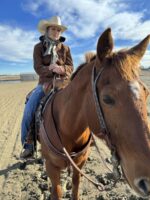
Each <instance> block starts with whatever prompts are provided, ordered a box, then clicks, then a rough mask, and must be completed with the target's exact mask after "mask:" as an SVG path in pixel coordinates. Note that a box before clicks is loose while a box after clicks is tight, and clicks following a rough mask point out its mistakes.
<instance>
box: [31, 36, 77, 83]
mask: <svg viewBox="0 0 150 200" xmlns="http://www.w3.org/2000/svg"><path fill="white" fill-rule="evenodd" d="M41 38H42V37H41ZM61 41H64V38H63V37H61V38H60V43H59V44H58V45H57V47H56V51H57V54H58V61H57V62H56V64H58V65H61V66H64V67H65V71H66V73H65V75H64V76H61V78H62V79H69V78H70V76H71V74H72V71H73V61H72V57H71V53H70V48H69V47H68V46H66V45H64V44H63V43H62V42H61ZM45 50H46V49H45V47H44V45H43V41H42V39H41V42H39V43H38V44H36V45H35V46H34V52H33V60H34V69H35V71H36V73H37V74H38V75H39V83H40V84H43V83H45V82H48V83H52V79H53V76H54V74H53V72H52V71H50V70H49V69H48V66H49V65H50V62H51V55H46V56H43V54H44V52H45Z"/></svg>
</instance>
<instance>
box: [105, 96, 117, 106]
mask: <svg viewBox="0 0 150 200" xmlns="http://www.w3.org/2000/svg"><path fill="white" fill-rule="evenodd" d="M103 101H104V103H106V104H110V105H114V104H115V100H114V99H113V98H112V97H110V96H108V95H104V96H103Z"/></svg>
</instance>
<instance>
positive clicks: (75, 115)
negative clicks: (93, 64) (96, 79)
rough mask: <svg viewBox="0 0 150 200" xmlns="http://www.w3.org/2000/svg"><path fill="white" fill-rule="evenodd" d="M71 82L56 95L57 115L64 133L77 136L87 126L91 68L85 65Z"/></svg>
mask: <svg viewBox="0 0 150 200" xmlns="http://www.w3.org/2000/svg"><path fill="white" fill-rule="evenodd" d="M85 67H86V69H82V70H81V71H79V72H78V74H77V75H76V77H75V78H74V79H73V80H72V81H71V83H70V84H69V85H68V86H67V87H66V88H65V89H64V90H63V91H62V92H60V94H58V95H56V98H55V101H54V107H55V110H56V112H55V115H56V119H58V123H59V127H60V129H61V131H62V132H63V133H64V134H68V135H69V134H70V132H71V133H72V134H75V135H76V136H77V137H78V136H80V134H81V133H82V132H83V131H84V130H85V129H86V128H87V119H86V110H87V109H88V108H87V95H88V92H89V90H90V87H91V70H92V69H91V68H89V67H87V66H85Z"/></svg>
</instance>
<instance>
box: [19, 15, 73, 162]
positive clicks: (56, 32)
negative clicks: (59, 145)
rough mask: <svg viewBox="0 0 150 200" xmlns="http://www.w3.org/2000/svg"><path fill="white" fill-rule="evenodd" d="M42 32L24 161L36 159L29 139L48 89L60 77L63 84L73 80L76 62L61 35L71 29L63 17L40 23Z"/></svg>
mask: <svg viewBox="0 0 150 200" xmlns="http://www.w3.org/2000/svg"><path fill="white" fill-rule="evenodd" d="M38 30H39V32H40V33H42V36H41V37H40V38H39V39H40V42H39V43H38V44H36V45H35V46H34V52H33V60H34V69H35V71H36V73H37V74H38V75H39V82H38V85H37V86H36V88H35V89H34V90H33V91H32V93H31V95H30V97H29V99H28V101H27V102H26V105H25V109H24V114H23V119H22V124H21V142H22V145H23V151H22V152H21V154H20V158H22V159H25V158H28V157H31V156H33V154H34V148H33V142H32V143H31V142H29V141H28V140H27V137H28V133H29V130H30V126H31V123H32V121H33V119H34V116H35V112H36V109H37V107H38V105H39V103H40V101H41V99H42V98H43V97H44V96H45V94H46V92H47V89H48V88H49V89H52V87H53V78H54V76H55V75H56V77H57V76H59V79H58V81H57V78H56V84H57V82H59V83H61V84H60V87H61V86H62V85H63V84H64V82H65V81H67V80H69V78H70V76H71V74H72V72H73V61H72V56H71V52H70V48H69V47H68V46H66V45H64V44H63V43H62V42H64V41H65V38H64V37H62V36H61V34H62V33H63V32H64V31H66V30H67V27H66V26H64V25H62V24H61V19H60V17H59V16H54V17H52V18H51V19H49V20H41V21H40V22H39V24H38Z"/></svg>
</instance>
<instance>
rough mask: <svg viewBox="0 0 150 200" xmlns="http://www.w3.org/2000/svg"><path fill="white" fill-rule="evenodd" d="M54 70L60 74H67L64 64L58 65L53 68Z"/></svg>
mask: <svg viewBox="0 0 150 200" xmlns="http://www.w3.org/2000/svg"><path fill="white" fill-rule="evenodd" d="M52 71H53V72H54V73H56V74H59V75H64V74H65V68H64V67H63V66H59V65H57V67H54V68H53V69H52Z"/></svg>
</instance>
